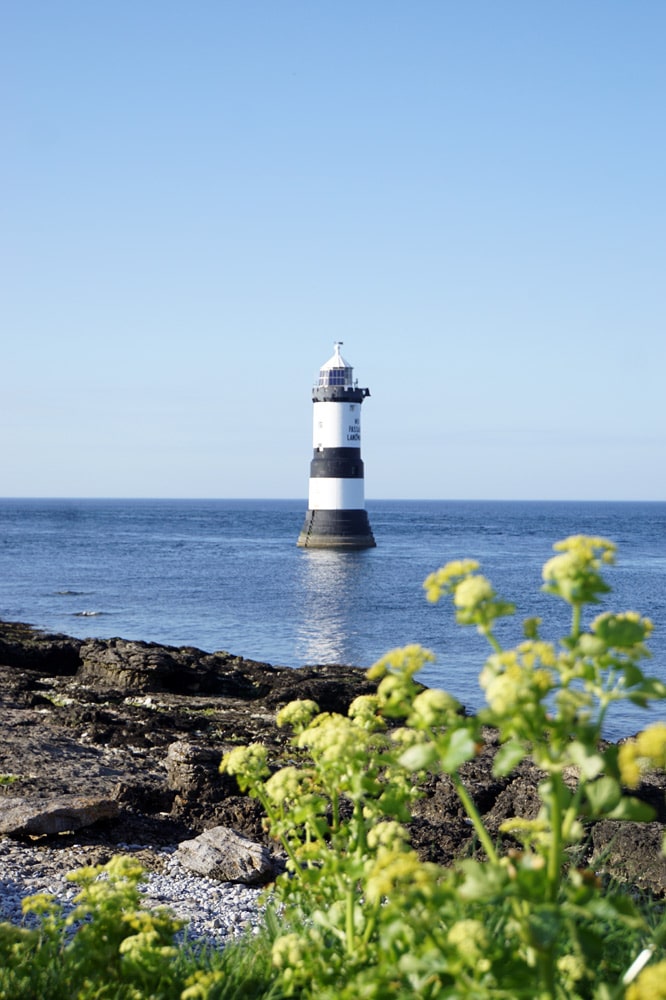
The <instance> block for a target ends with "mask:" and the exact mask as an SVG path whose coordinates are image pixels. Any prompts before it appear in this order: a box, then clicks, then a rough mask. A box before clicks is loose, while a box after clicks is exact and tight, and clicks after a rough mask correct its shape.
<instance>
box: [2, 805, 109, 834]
mask: <svg viewBox="0 0 666 1000" xmlns="http://www.w3.org/2000/svg"><path fill="white" fill-rule="evenodd" d="M117 815H118V803H117V802H116V801H115V800H113V799H98V798H94V797H91V798H86V797H84V796H82V795H60V796H56V797H55V798H51V799H38V798H27V799H0V833H3V834H9V835H11V836H21V837H23V836H28V835H29V836H53V835H54V834H59V833H65V832H68V831H72V830H80V829H82V828H83V827H86V826H92V825H93V824H94V823H98V822H99V821H100V820H104V819H114V818H115V817H116V816H117Z"/></svg>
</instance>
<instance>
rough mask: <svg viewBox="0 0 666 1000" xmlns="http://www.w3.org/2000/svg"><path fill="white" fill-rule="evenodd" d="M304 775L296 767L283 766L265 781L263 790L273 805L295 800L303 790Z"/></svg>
mask: <svg viewBox="0 0 666 1000" xmlns="http://www.w3.org/2000/svg"><path fill="white" fill-rule="evenodd" d="M306 780H307V779H306V776H305V774H304V773H303V771H302V769H299V768H297V767H292V766H290V767H283V768H281V770H279V771H276V772H275V774H272V775H271V777H270V778H269V779H268V780H267V781H266V783H265V785H264V791H265V792H266V795H267V796H268V798H269V799H270V800H271V802H273V804H274V805H277V806H281V805H283V804H284V803H285V802H287V801H289V802H295V801H296V800H297V799H298V798H299V796H300V795H301V793H302V791H303V786H304V784H305V782H306Z"/></svg>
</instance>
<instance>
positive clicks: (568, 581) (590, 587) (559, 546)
mask: <svg viewBox="0 0 666 1000" xmlns="http://www.w3.org/2000/svg"><path fill="white" fill-rule="evenodd" d="M553 549H554V550H555V552H559V553H560V555H557V556H553V557H552V559H549V560H548V562H547V563H546V564H545V565H544V567H543V572H542V575H543V580H544V587H543V589H544V590H545V591H546V593H549V594H555V595H557V596H559V597H562V598H563V599H564V600H565V601H567V602H568V603H569V604H583V603H586V602H595V601H597V600H598V595H599V594H606V593H608V591H609V589H610V588H609V587H608V584H607V583H606V582H605V581H604V580H603V578H602V577H601V574H600V572H599V570H600V569H601V566H602V564H605V565H609V564H612V563H614V562H615V549H616V546H615V545H614V544H613V542H609V541H608V539H606V538H599V537H596V536H592V535H570V536H569V538H565V539H563V540H562V541H559V542H555V544H554V545H553Z"/></svg>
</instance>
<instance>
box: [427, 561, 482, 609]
mask: <svg viewBox="0 0 666 1000" xmlns="http://www.w3.org/2000/svg"><path fill="white" fill-rule="evenodd" d="M478 568H479V563H478V562H477V561H476V559H455V560H453V561H452V562H448V563H446V565H445V566H442V567H440V569H438V570H436V571H435V572H434V573H431V574H430V575H429V576H427V577H426V579H425V581H424V583H423V587H424V589H425V592H426V598H427V599H428V600H429V601H430V602H431V603H432V604H435V603H436V602H437V601H438V600H439V599H440V597H441V596H442V595H443V594H449V593H451V591H452V590H453V589H454V588H455V587H456V586H457V585H458V584H459V583H460V581H461V580H464V579H465V577H467V576H469V575H470V574H471V573H475V572H476V570H477V569H478Z"/></svg>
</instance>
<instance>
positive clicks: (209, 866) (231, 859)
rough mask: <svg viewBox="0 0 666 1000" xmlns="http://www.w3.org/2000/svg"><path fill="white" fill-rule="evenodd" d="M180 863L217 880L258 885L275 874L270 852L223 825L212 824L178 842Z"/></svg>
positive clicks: (198, 873)
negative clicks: (194, 835)
mask: <svg viewBox="0 0 666 1000" xmlns="http://www.w3.org/2000/svg"><path fill="white" fill-rule="evenodd" d="M177 857H178V860H179V861H180V863H181V864H182V865H183V867H185V868H189V870H190V871H193V872H196V873H197V875H205V876H207V877H208V878H214V879H218V880H219V881H220V882H243V883H244V884H245V885H258V884H261V883H263V882H268V881H270V879H272V878H274V876H275V871H276V867H275V863H274V861H273V858H272V855H271V852H270V851H269V850H268V848H267V847H264V845H263V844H257V843H256V842H255V841H253V840H249V839H248V838H247V837H242V836H241V835H240V834H238V833H236V832H235V831H234V830H231V829H229V827H226V826H214V827H212V828H211V829H210V830H204V832H203V833H201V834H199V836H198V837H195V838H194V840H184V841H182V843H180V844H179V845H178V851H177Z"/></svg>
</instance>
